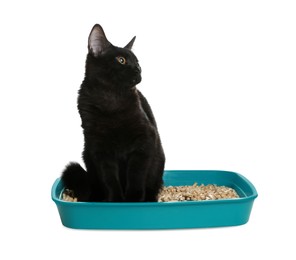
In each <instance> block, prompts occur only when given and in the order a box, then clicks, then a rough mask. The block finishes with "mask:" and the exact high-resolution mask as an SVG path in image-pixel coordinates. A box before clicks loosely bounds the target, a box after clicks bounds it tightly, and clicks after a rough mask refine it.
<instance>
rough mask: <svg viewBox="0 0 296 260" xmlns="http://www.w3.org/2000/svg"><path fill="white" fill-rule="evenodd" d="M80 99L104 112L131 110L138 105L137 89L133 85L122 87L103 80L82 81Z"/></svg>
mask: <svg viewBox="0 0 296 260" xmlns="http://www.w3.org/2000/svg"><path fill="white" fill-rule="evenodd" d="M80 100H81V101H82V102H87V103H88V104H90V105H92V106H94V107H96V108H97V109H99V110H100V111H101V112H104V113H115V112H118V113H119V112H121V111H126V110H133V109H135V108H136V107H137V108H138V107H139V95H138V90H137V88H136V86H135V87H133V88H129V89H124V88H122V86H110V85H107V84H104V82H96V83H95V84H94V83H93V82H92V83H90V82H88V81H87V80H85V81H84V82H83V83H82V86H81V90H80Z"/></svg>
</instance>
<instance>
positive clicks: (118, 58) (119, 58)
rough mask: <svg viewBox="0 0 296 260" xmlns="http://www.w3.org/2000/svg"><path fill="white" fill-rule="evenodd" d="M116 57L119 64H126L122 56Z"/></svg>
mask: <svg viewBox="0 0 296 260" xmlns="http://www.w3.org/2000/svg"><path fill="white" fill-rule="evenodd" d="M116 59H117V61H118V62H119V63H120V64H123V65H124V64H126V59H125V58H124V57H121V56H118V57H116Z"/></svg>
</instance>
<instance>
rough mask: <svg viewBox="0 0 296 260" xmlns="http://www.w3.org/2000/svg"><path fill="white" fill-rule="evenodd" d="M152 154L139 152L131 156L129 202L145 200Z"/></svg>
mask: <svg viewBox="0 0 296 260" xmlns="http://www.w3.org/2000/svg"><path fill="white" fill-rule="evenodd" d="M150 161H151V156H149V154H146V153H143V152H138V153H134V154H132V155H131V156H130V158H129V160H128V164H127V185H126V194H125V200H126V201H127V202H141V201H145V196H146V181H147V180H146V179H147V173H148V171H149V165H150Z"/></svg>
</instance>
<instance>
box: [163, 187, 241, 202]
mask: <svg viewBox="0 0 296 260" xmlns="http://www.w3.org/2000/svg"><path fill="white" fill-rule="evenodd" d="M234 198H239V196H238V194H237V193H236V191H235V190H234V189H232V188H229V187H226V186H217V185H213V184H209V185H203V184H202V185H200V186H198V185H197V183H194V184H193V185H192V186H189V185H188V186H168V187H163V189H162V190H161V191H160V194H159V196H158V201H159V202H176V201H192V200H194V201H196V200H219V199H234Z"/></svg>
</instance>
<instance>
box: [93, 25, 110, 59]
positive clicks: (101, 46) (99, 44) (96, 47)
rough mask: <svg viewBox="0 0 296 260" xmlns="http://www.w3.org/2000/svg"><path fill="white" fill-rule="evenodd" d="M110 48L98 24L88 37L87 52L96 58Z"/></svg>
mask: <svg viewBox="0 0 296 260" xmlns="http://www.w3.org/2000/svg"><path fill="white" fill-rule="evenodd" d="M110 46H111V43H110V42H109V41H108V40H107V38H106V35H105V33H104V31H103V28H102V27H101V26H100V25H99V24H96V25H95V26H94V27H93V28H92V30H91V32H90V34H89V37H88V50H89V52H91V53H92V54H93V55H94V56H95V57H98V56H99V55H100V54H102V53H103V52H104V51H105V50H106V49H107V48H109V47H110Z"/></svg>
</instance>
